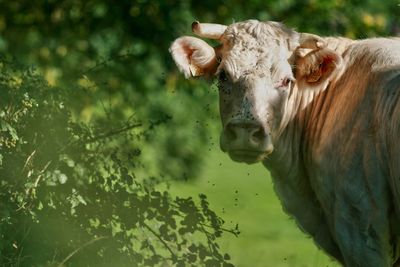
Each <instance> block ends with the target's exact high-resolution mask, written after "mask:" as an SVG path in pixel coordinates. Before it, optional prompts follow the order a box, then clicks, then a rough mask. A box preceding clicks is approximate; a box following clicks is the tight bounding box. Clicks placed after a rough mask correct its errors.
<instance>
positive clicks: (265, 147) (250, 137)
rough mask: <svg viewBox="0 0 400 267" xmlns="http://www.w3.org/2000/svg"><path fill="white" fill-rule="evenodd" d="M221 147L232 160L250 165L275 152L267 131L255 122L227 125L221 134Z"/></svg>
mask: <svg viewBox="0 0 400 267" xmlns="http://www.w3.org/2000/svg"><path fill="white" fill-rule="evenodd" d="M220 146H221V150H222V151H224V152H227V153H228V154H229V156H230V157H231V159H232V160H234V161H238V162H245V163H248V164H251V163H255V162H258V161H261V160H263V159H265V158H266V157H267V156H268V155H269V154H271V153H272V151H273V145H272V142H271V138H270V136H269V135H268V133H267V131H266V129H265V128H264V127H263V125H262V124H261V123H258V122H255V121H243V120H232V121H230V122H229V123H227V124H226V125H225V127H224V129H223V131H222V134H221V139H220Z"/></svg>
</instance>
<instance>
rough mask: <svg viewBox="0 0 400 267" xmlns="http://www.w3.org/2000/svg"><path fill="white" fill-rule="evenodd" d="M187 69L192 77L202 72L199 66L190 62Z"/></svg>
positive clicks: (200, 74)
mask: <svg viewBox="0 0 400 267" xmlns="http://www.w3.org/2000/svg"><path fill="white" fill-rule="evenodd" d="M189 69H190V73H191V74H192V76H193V77H197V76H202V75H203V74H204V72H203V70H202V69H201V68H200V67H198V66H196V65H193V64H192V63H190V64H189Z"/></svg>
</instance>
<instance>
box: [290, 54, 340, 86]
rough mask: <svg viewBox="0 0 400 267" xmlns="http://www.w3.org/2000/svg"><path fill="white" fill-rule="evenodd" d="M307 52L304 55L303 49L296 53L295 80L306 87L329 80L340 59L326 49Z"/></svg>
mask: <svg viewBox="0 0 400 267" xmlns="http://www.w3.org/2000/svg"><path fill="white" fill-rule="evenodd" d="M308 50H309V53H305V51H304V49H298V51H296V58H295V76H296V80H297V81H298V82H299V83H306V85H308V86H317V85H320V84H321V83H323V82H325V81H328V80H330V79H331V78H332V75H333V74H334V73H335V71H336V70H337V69H338V68H339V66H340V65H341V61H342V58H341V57H340V56H339V55H338V54H337V53H336V52H335V51H333V50H331V49H328V48H319V49H313V50H311V51H310V49H308Z"/></svg>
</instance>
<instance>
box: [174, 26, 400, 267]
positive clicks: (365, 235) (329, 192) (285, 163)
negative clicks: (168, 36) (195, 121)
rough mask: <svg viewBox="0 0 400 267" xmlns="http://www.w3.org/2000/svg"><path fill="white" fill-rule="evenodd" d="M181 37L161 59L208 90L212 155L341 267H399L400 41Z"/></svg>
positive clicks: (212, 29)
mask: <svg viewBox="0 0 400 267" xmlns="http://www.w3.org/2000/svg"><path fill="white" fill-rule="evenodd" d="M192 30H193V32H194V33H195V34H196V35H197V36H198V37H200V38H198V37H192V36H183V37H180V38H178V39H176V40H175V41H174V42H173V43H172V45H171V47H170V53H171V54H172V57H173V59H174V61H175V63H176V65H177V66H178V68H179V70H180V71H181V72H182V73H183V74H184V75H185V77H186V78H190V77H196V76H203V77H205V78H206V79H208V80H212V79H214V77H215V78H216V79H218V88H219V106H220V117H221V121H222V133H221V136H220V147H221V150H222V151H224V152H226V153H227V154H228V155H229V156H230V158H231V159H232V160H234V161H237V162H243V163H247V164H253V163H257V162H261V163H262V164H263V165H264V166H265V167H266V168H267V169H269V171H270V173H271V177H272V180H273V184H274V189H275V191H276V194H277V196H278V197H279V199H280V201H281V204H282V206H283V209H284V210H285V211H286V212H287V213H288V214H290V215H291V216H292V217H293V218H294V219H295V221H296V222H297V224H298V226H299V227H300V228H301V229H302V230H303V231H305V232H306V233H307V234H309V235H310V236H311V237H312V238H313V240H314V242H315V243H316V244H317V245H318V246H319V247H320V248H321V249H323V250H324V251H325V252H326V253H327V254H329V255H330V256H331V257H333V258H334V259H336V260H337V261H338V262H340V263H341V264H342V265H344V266H349V267H356V266H357V267H386V266H400V148H399V145H400V39H398V38H397V39H396V38H372V39H365V40H351V39H346V38H342V37H321V36H318V35H315V34H310V33H300V32H297V31H295V30H293V29H290V28H288V27H286V26H284V25H283V24H281V23H278V22H271V21H268V22H260V21H257V20H248V21H243V22H237V23H233V24H231V25H229V26H225V25H220V24H211V23H199V22H194V23H193V24H192ZM201 38H205V39H213V40H217V41H218V42H219V45H218V46H216V47H212V46H210V45H209V44H208V43H206V42H205V41H204V40H202V39H201Z"/></svg>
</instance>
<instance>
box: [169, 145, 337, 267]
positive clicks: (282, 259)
mask: <svg viewBox="0 0 400 267" xmlns="http://www.w3.org/2000/svg"><path fill="white" fill-rule="evenodd" d="M206 157H207V161H206V163H205V165H204V169H203V172H202V174H201V176H200V177H199V178H198V179H196V180H194V181H189V182H174V183H173V184H172V188H171V189H172V192H173V193H176V194H179V195H180V196H188V195H191V196H193V197H196V196H197V195H198V194H199V193H205V194H206V195H207V196H208V199H209V202H210V205H211V207H212V208H213V209H214V210H215V211H216V212H217V214H220V215H221V216H223V218H224V219H225V221H226V226H228V227H230V226H232V227H233V226H234V225H235V224H236V223H238V224H239V229H240V230H241V234H240V235H239V237H235V236H233V235H228V234H225V236H224V237H223V238H222V240H223V241H222V242H221V247H222V248H223V250H225V251H227V252H228V253H229V254H230V255H231V257H232V262H233V263H234V264H235V265H236V266H239V267H250V266H251V267H257V266H259V267H270V266H271V267H284V266H286V267H287V266H293V267H303V266H304V267H305V266H307V267H334V266H339V265H338V264H336V263H335V262H333V261H332V260H330V259H329V258H328V257H327V256H326V255H325V254H324V253H323V252H322V251H321V250H319V249H318V248H317V247H316V246H315V245H314V243H313V241H312V240H311V239H310V238H309V237H307V236H306V235H305V234H304V233H302V232H301V231H300V230H299V229H298V228H297V226H296V225H295V223H294V221H293V220H292V219H290V217H289V216H288V215H287V214H285V213H284V212H283V211H282V208H281V206H280V203H279V200H278V199H277V197H276V195H275V193H274V191H273V186H272V181H271V178H270V175H269V172H268V171H267V169H265V168H264V167H263V166H262V165H261V164H257V165H250V166H249V165H245V164H239V163H235V162H232V161H231V160H230V159H229V158H228V156H227V155H225V154H223V153H222V152H220V151H219V149H218V148H216V147H213V148H212V149H211V151H210V152H209V154H208V155H207V156H206Z"/></svg>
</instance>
